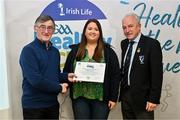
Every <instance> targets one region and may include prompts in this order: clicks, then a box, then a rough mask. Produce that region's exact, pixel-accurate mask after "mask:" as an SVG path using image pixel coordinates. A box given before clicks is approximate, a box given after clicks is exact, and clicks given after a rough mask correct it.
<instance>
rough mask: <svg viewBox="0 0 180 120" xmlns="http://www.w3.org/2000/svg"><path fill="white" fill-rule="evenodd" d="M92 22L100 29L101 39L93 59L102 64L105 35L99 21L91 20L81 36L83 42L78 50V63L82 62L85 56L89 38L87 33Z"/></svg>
mask: <svg viewBox="0 0 180 120" xmlns="http://www.w3.org/2000/svg"><path fill="white" fill-rule="evenodd" d="M91 22H93V23H95V24H96V25H97V27H98V29H99V39H98V41H97V46H96V48H95V51H94V55H93V57H92V58H93V59H94V60H95V61H97V62H100V61H101V59H102V57H103V49H104V41H103V33H102V28H101V24H100V23H99V21H98V20H97V19H89V20H88V21H87V22H86V24H85V25H84V28H83V33H82V36H81V42H80V44H79V48H78V51H77V54H76V60H77V61H79V60H81V59H82V58H83V57H84V56H85V47H86V44H87V38H86V36H85V32H86V29H87V26H88V24H89V23H91Z"/></svg>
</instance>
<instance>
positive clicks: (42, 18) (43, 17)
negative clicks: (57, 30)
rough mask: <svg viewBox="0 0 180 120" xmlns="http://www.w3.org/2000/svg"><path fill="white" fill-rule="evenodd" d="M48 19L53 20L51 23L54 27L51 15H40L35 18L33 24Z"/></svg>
mask: <svg viewBox="0 0 180 120" xmlns="http://www.w3.org/2000/svg"><path fill="white" fill-rule="evenodd" d="M49 20H51V21H52V22H53V25H54V27H55V22H54V20H53V18H52V17H51V16H49V15H40V16H39V17H38V18H37V19H36V21H35V25H37V24H38V23H44V22H46V21H49Z"/></svg>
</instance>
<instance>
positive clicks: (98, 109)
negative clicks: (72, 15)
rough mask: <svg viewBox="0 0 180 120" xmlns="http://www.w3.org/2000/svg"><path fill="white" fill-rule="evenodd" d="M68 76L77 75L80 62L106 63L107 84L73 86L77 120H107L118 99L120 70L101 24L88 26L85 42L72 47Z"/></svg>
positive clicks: (72, 93)
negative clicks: (76, 68)
mask: <svg viewBox="0 0 180 120" xmlns="http://www.w3.org/2000/svg"><path fill="white" fill-rule="evenodd" d="M70 48H71V49H72V50H71V51H70V53H69V55H68V57H67V60H66V63H65V67H64V72H74V69H75V65H76V62H77V61H80V62H98V63H105V64H106V67H105V76H104V82H103V83H96V82H74V81H71V82H72V85H71V88H70V96H71V99H72V107H73V112H74V118H75V119H107V118H108V115H109V111H110V110H111V109H112V108H114V107H115V105H116V101H117V98H118V89H119V81H120V68H119V63H118V58H117V55H116V54H115V52H114V51H113V49H112V48H111V47H110V45H108V44H106V43H104V41H103V34H102V29H101V25H100V23H99V21H98V20H96V19H90V20H88V21H87V22H86V24H85V26H84V29H83V33H82V37H81V42H80V43H79V44H76V45H71V46H70Z"/></svg>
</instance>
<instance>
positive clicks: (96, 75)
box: [74, 62, 106, 83]
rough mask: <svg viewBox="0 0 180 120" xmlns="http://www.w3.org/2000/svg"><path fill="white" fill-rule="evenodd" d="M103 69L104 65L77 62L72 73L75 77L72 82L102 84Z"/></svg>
mask: <svg viewBox="0 0 180 120" xmlns="http://www.w3.org/2000/svg"><path fill="white" fill-rule="evenodd" d="M105 67H106V64H105V63H94V62H77V63H76V67H75V72H74V73H75V74H76V76H77V77H76V78H74V80H78V81H84V82H99V83H103V82H104V73H105Z"/></svg>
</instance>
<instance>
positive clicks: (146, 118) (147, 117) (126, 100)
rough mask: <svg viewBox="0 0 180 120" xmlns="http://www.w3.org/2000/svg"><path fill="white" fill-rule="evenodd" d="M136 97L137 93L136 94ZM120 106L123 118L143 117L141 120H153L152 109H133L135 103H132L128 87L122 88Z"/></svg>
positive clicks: (125, 119)
mask: <svg viewBox="0 0 180 120" xmlns="http://www.w3.org/2000/svg"><path fill="white" fill-rule="evenodd" d="M137 97H138V95H137ZM121 100H122V101H121V108H122V115H123V119H124V120H127V119H130V120H132V119H137V120H139V119H143V120H153V119H154V111H152V112H148V111H146V110H145V108H144V110H143V109H135V107H134V105H136V103H133V100H132V97H131V94H130V89H128V88H127V89H126V90H122V96H121Z"/></svg>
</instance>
